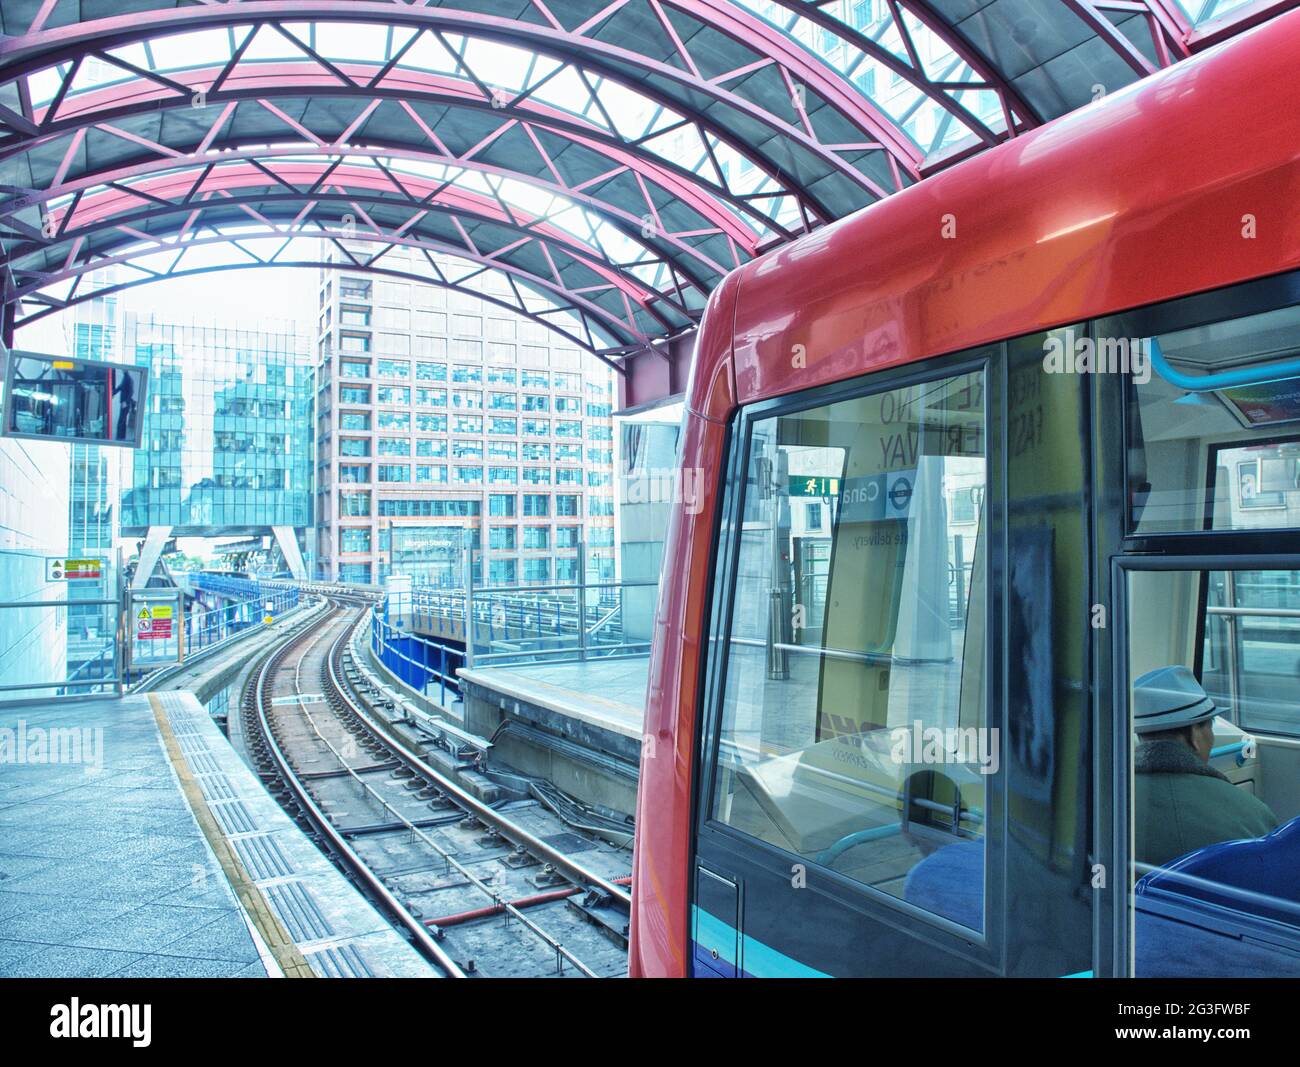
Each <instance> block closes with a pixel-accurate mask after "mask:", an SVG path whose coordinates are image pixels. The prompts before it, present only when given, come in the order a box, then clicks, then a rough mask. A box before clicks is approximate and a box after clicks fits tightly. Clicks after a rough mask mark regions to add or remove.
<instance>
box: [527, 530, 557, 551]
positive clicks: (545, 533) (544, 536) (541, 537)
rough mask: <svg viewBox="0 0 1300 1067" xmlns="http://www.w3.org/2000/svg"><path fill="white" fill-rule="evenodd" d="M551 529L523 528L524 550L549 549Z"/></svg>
mask: <svg viewBox="0 0 1300 1067" xmlns="http://www.w3.org/2000/svg"><path fill="white" fill-rule="evenodd" d="M550 547H551V528H550V527H549V526H525V527H524V548H550Z"/></svg>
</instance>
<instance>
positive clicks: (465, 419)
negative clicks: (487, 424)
mask: <svg viewBox="0 0 1300 1067" xmlns="http://www.w3.org/2000/svg"><path fill="white" fill-rule="evenodd" d="M452 427H453V428H454V429H455V431H456V432H457V433H482V432H483V416H482V415H457V416H456V419H455V421H454V422H453V423H452Z"/></svg>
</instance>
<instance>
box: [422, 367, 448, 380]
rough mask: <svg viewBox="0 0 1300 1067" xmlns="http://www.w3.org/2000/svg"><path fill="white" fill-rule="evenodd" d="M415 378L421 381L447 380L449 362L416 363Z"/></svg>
mask: <svg viewBox="0 0 1300 1067" xmlns="http://www.w3.org/2000/svg"><path fill="white" fill-rule="evenodd" d="M415 380H416V381H419V382H445V381H446V380H447V364H445V363H416V365H415Z"/></svg>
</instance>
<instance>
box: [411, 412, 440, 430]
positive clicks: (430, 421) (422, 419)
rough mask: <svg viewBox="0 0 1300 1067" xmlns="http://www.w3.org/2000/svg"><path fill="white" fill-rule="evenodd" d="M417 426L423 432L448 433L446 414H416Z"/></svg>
mask: <svg viewBox="0 0 1300 1067" xmlns="http://www.w3.org/2000/svg"><path fill="white" fill-rule="evenodd" d="M415 428H416V429H417V430H419V431H421V432H422V433H446V432H447V416H446V415H416V416H415Z"/></svg>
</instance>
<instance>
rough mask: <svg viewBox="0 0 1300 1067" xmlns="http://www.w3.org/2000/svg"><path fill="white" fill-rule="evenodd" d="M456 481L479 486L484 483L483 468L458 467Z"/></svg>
mask: <svg viewBox="0 0 1300 1067" xmlns="http://www.w3.org/2000/svg"><path fill="white" fill-rule="evenodd" d="M455 470H456V481H458V482H463V483H466V484H469V485H477V484H479V483H480V482H482V481H483V468H482V467H457V468H455Z"/></svg>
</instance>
